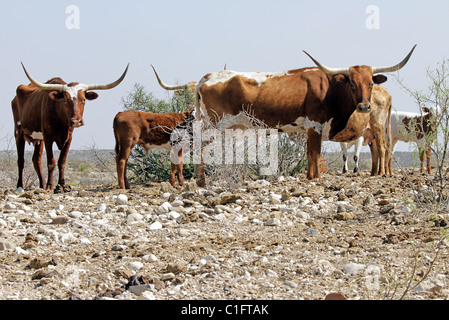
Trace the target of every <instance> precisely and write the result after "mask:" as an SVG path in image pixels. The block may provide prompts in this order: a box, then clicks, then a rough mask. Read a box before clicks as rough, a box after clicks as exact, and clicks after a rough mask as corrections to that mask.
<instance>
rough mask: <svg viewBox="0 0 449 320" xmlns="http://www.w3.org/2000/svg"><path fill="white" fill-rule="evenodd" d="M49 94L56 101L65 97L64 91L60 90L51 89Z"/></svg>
mask: <svg viewBox="0 0 449 320" xmlns="http://www.w3.org/2000/svg"><path fill="white" fill-rule="evenodd" d="M48 96H49V97H50V99H52V100H55V101H58V100H62V99H64V93H63V92H58V91H51V92H50V93H49V94H48Z"/></svg>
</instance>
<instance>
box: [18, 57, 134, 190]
mask: <svg viewBox="0 0 449 320" xmlns="http://www.w3.org/2000/svg"><path fill="white" fill-rule="evenodd" d="M22 67H23V70H24V72H25V75H26V76H27V78H28V79H29V80H30V81H31V84H29V85H20V86H19V87H18V88H17V90H16V96H15V97H14V99H13V101H12V103H11V104H12V112H13V116H14V126H15V127H14V135H15V139H16V147H17V156H18V160H17V164H18V168H19V177H18V181H17V188H23V180H22V173H23V168H24V164H25V160H24V152H25V142H28V143H31V144H33V145H34V154H33V165H34V169H35V170H36V172H37V175H38V177H39V186H40V187H41V188H45V189H47V190H52V189H53V173H54V170H55V167H56V161H55V158H54V156H53V143H56V145H57V147H58V149H59V150H61V153H60V156H59V159H58V169H59V179H58V185H57V187H56V189H55V192H68V191H70V188H69V187H67V186H66V185H65V178H64V168H65V163H66V159H67V154H68V151H69V148H70V144H71V142H72V134H73V130H74V129H75V128H78V127H81V126H83V125H84V120H83V113H84V106H85V101H86V99H87V100H94V99H96V98H97V97H98V94H97V93H95V92H93V91H91V90H109V89H112V88H114V87H116V86H118V85H119V84H120V83H121V82H122V81H123V79H124V78H125V76H126V73H127V72H128V68H129V64H128V66H127V67H126V69H125V71H124V72H123V74H122V75H121V77H120V78H119V79H118V80H116V81H115V82H112V83H110V84H80V83H77V82H72V83H68V84H67V83H66V82H64V81H63V80H62V79H61V78H52V79H51V80H49V81H47V82H46V83H41V82H38V81H36V80H34V79H33V78H32V77H31V76H30V75H29V73H28V71H27V70H26V69H25V66H24V65H23V64H22ZM44 145H45V150H46V154H47V165H48V179H47V183H45V179H44V177H43V172H42V166H41V158H42V153H43V148H44Z"/></svg>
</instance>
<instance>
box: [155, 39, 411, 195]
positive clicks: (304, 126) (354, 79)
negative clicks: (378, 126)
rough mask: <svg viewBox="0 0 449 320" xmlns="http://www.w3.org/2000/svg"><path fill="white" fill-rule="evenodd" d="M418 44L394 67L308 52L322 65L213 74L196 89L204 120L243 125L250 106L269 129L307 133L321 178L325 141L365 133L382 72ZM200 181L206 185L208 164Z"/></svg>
mask: <svg viewBox="0 0 449 320" xmlns="http://www.w3.org/2000/svg"><path fill="white" fill-rule="evenodd" d="M415 47H416V45H415V46H414V47H413V49H412V50H411V51H410V53H409V54H408V55H407V56H406V57H405V58H404V59H403V60H402V61H401V62H400V63H398V64H396V65H394V66H388V67H371V66H366V65H361V66H359V65H358V66H353V67H349V68H337V69H334V68H328V67H326V66H325V65H323V64H321V63H320V62H319V61H318V60H317V59H315V58H314V57H312V56H311V55H310V54H308V53H307V52H305V51H304V52H305V53H306V54H307V55H308V56H309V57H310V58H311V59H312V60H313V61H314V63H315V64H316V65H317V66H318V68H316V67H313V68H302V69H296V70H289V71H282V72H275V73H263V72H253V73H243V72H235V71H230V70H224V71H220V72H216V73H209V74H206V75H205V76H204V77H203V78H202V79H201V80H200V82H199V83H198V86H197V88H196V99H197V103H196V108H197V111H196V114H197V117H199V118H200V120H201V121H203V123H204V124H207V123H208V122H210V123H212V124H213V123H217V122H218V121H220V119H222V118H223V116H225V115H230V116H233V120H234V121H233V123H232V122H231V121H230V122H229V123H230V125H229V127H228V128H242V127H245V123H248V119H247V117H246V115H247V109H250V111H251V114H252V115H253V116H254V117H255V118H257V119H259V120H260V121H262V122H264V123H265V125H266V126H268V127H269V128H276V129H278V131H279V132H286V133H289V132H302V133H305V134H307V159H308V164H307V178H308V179H314V178H318V179H321V175H320V172H319V168H318V159H319V156H320V153H321V145H322V141H323V140H330V141H336V142H345V141H352V140H354V139H357V138H359V137H360V136H362V134H363V133H364V131H365V128H366V127H367V125H368V122H369V112H370V108H371V106H370V104H371V102H370V100H371V91H372V89H373V85H374V84H380V83H383V82H385V81H386V80H387V78H386V77H385V76H384V75H379V74H378V73H383V72H394V71H397V70H399V69H401V68H402V67H403V66H404V65H405V64H406V63H407V62H408V60H409V59H410V57H411V55H412V53H413V51H414V49H415ZM156 76H157V78H158V80H159V82H160V83H161V82H162V81H160V79H159V76H158V75H157V73H156ZM197 184H198V185H199V186H204V185H205V171H204V166H203V165H202V164H200V168H199V177H198V180H197Z"/></svg>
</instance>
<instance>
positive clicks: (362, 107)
mask: <svg viewBox="0 0 449 320" xmlns="http://www.w3.org/2000/svg"><path fill="white" fill-rule="evenodd" d="M357 110H358V111H359V112H363V113H365V112H370V111H371V106H370V105H369V104H359V105H358V106H357Z"/></svg>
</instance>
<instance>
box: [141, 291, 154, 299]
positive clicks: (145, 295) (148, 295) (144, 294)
mask: <svg viewBox="0 0 449 320" xmlns="http://www.w3.org/2000/svg"><path fill="white" fill-rule="evenodd" d="M137 300H156V297H155V296H154V294H153V293H152V292H151V291H148V290H146V291H144V292H142V293H141V294H140V296H139V297H138V298H137Z"/></svg>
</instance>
